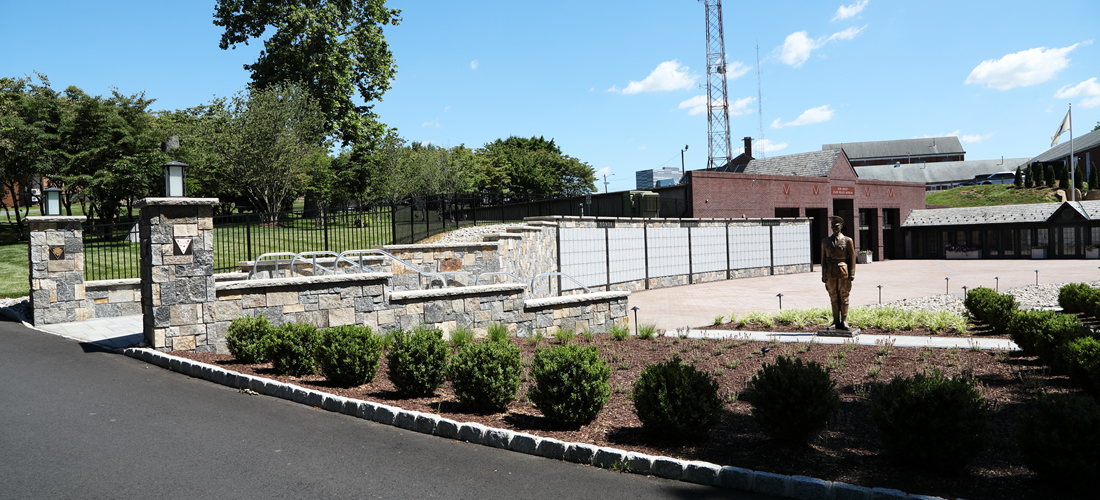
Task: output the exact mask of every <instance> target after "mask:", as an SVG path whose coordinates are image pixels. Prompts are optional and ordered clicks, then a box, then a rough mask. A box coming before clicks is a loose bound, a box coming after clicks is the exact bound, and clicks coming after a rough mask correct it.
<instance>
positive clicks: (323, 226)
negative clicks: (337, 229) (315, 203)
mask: <svg viewBox="0 0 1100 500" xmlns="http://www.w3.org/2000/svg"><path fill="white" fill-rule="evenodd" d="M321 229H322V230H324V232H325V251H326V252H327V251H328V214H326V213H325V209H324V208H322V209H321Z"/></svg>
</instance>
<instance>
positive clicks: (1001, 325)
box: [963, 287, 1017, 335]
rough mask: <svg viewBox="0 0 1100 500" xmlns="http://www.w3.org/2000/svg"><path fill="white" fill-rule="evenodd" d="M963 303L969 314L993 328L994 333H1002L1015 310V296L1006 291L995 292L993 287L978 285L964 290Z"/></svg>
mask: <svg viewBox="0 0 1100 500" xmlns="http://www.w3.org/2000/svg"><path fill="white" fill-rule="evenodd" d="M963 305H965V306H966V310H967V311H969V312H970V316H971V317H972V318H974V319H976V320H978V321H981V322H982V323H985V324H987V325H989V326H990V328H992V329H993V333H994V334H996V335H1004V334H1005V332H1006V331H1007V328H1008V322H1009V321H1010V320H1011V318H1012V316H1013V315H1015V313H1016V312H1017V309H1016V308H1017V304H1016V298H1015V297H1013V296H1012V295H1009V294H1007V293H1003V294H1002V293H997V292H995V291H993V289H990V288H985V287H978V288H975V289H973V290H970V291H968V292H966V299H965V300H963Z"/></svg>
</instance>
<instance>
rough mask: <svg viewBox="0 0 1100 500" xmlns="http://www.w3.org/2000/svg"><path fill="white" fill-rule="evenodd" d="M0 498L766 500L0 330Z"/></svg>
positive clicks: (1, 326)
mask: <svg viewBox="0 0 1100 500" xmlns="http://www.w3.org/2000/svg"><path fill="white" fill-rule="evenodd" d="M0 478H2V482H3V485H2V486H0V498H142V499H147V498H187V499H191V498H320V497H336V498H350V497H354V498H547V497H554V498H601V499H611V498H629V499H635V498H700V499H705V498H744V499H762V498H768V497H764V496H761V495H755V494H746V493H740V492H732V491H728V490H720V489H716V488H709V487H704V486H697V485H692V484H688V483H682V482H677V481H667V480H662V479H657V478H652V477H644V476H638V475H633V474H619V473H615V472H612V471H607V470H603V469H598V468H595V467H585V466H580V465H577V464H572V463H566V462H560V461H553V460H547V459H543V458H538V457H533V456H528V455H522V454H518V453H512V452H508V451H504V450H497V449H492V448H488V447H484V446H477V445H471V444H467V443H460V442H457V441H453V440H448V439H442V438H437V437H433V436H425V435H423V434H418V433H414V432H408V431H405V430H402V429H398V428H395V427H389V426H383V425H379V424H376V423H374V422H367V421H363V420H359V419H355V418H352V417H348V416H345V415H340V414H335V413H330V412H326V411H322V410H317V409H312V408H308V407H305V406H302V405H298V404H294V403H290V402H287V401H284V400H280V399H274V398H269V397H265V396H250V395H247V394H243V393H240V392H238V391H236V390H233V389H229V388H226V387H222V386H217V385H214V384H211V383H208V382H203V381H200V380H197V379H192V378H190V377H187V376H184V375H180V374H178V373H173V372H170V371H167V370H163V369H160V368H157V367H154V366H151V365H147V364H145V363H142V362H140V361H137V360H134V359H131V358H127V357H125V356H122V355H117V354H111V353H107V352H103V351H101V350H98V349H97V348H95V347H93V346H91V345H90V344H81V343H77V342H75V341H72V340H69V339H65V338H61V337H56V336H53V335H50V334H47V333H43V332H38V331H34V330H30V329H27V328H24V327H23V326H21V325H19V324H17V323H11V322H0Z"/></svg>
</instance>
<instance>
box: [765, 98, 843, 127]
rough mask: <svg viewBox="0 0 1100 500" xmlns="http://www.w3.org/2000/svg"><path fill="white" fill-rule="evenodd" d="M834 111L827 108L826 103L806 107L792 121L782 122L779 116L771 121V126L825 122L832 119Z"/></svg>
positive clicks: (794, 125) (792, 125)
mask: <svg viewBox="0 0 1100 500" xmlns="http://www.w3.org/2000/svg"><path fill="white" fill-rule="evenodd" d="M835 112H836V110H835V109H829V105H828V104H826V105H824V106H818V107H816V108H810V109H807V110H806V111H804V112H802V114H801V115H798V118H795V120H794V121H793V122H787V123H783V122H782V119H781V118H776V119H775V121H773V122H772V125H771V127H772V128H783V127H798V126H802V125H812V124H814V123H821V122H827V121H829V120H832V119H833V113H835Z"/></svg>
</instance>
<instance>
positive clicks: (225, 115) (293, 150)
mask: <svg viewBox="0 0 1100 500" xmlns="http://www.w3.org/2000/svg"><path fill="white" fill-rule="evenodd" d="M208 113H209V114H210V115H211V116H210V117H209V118H211V119H206V120H201V121H200V122H199V123H200V125H201V129H200V130H201V131H200V132H199V133H200V134H201V136H202V141H203V142H204V146H203V147H206V148H209V149H210V151H211V156H212V157H211V158H210V160H211V165H208V166H207V168H209V169H210V170H211V172H210V173H209V175H211V176H212V178H214V179H217V181H218V182H222V183H225V184H227V185H229V186H232V188H233V189H235V190H236V191H237V192H239V193H241V195H243V196H244V197H245V198H246V199H248V201H249V202H250V203H251V204H252V205H253V207H255V209H256V210H257V211H259V212H261V213H275V212H279V211H282V210H283V209H284V208H285V205H287V204H289V203H290V202H292V201H293V200H294V198H296V197H297V196H298V193H299V191H300V190H301V189H302V187H303V186H304V185H305V183H306V180H307V174H308V172H309V171H310V169H311V168H313V167H314V165H316V164H317V162H321V161H325V151H326V150H327V149H328V143H326V142H325V139H324V137H325V133H324V118H323V114H322V112H321V109H320V106H319V105H318V103H317V101H316V100H315V99H314V98H313V97H312V96H310V95H309V94H308V93H307V92H306V91H305V89H303V88H302V87H300V86H297V85H273V86H271V87H268V88H266V89H262V90H250V91H247V92H242V93H238V94H237V95H235V96H233V97H232V98H230V99H228V100H215V101H214V102H213V103H212V104H211V107H210V108H209V110H208Z"/></svg>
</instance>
